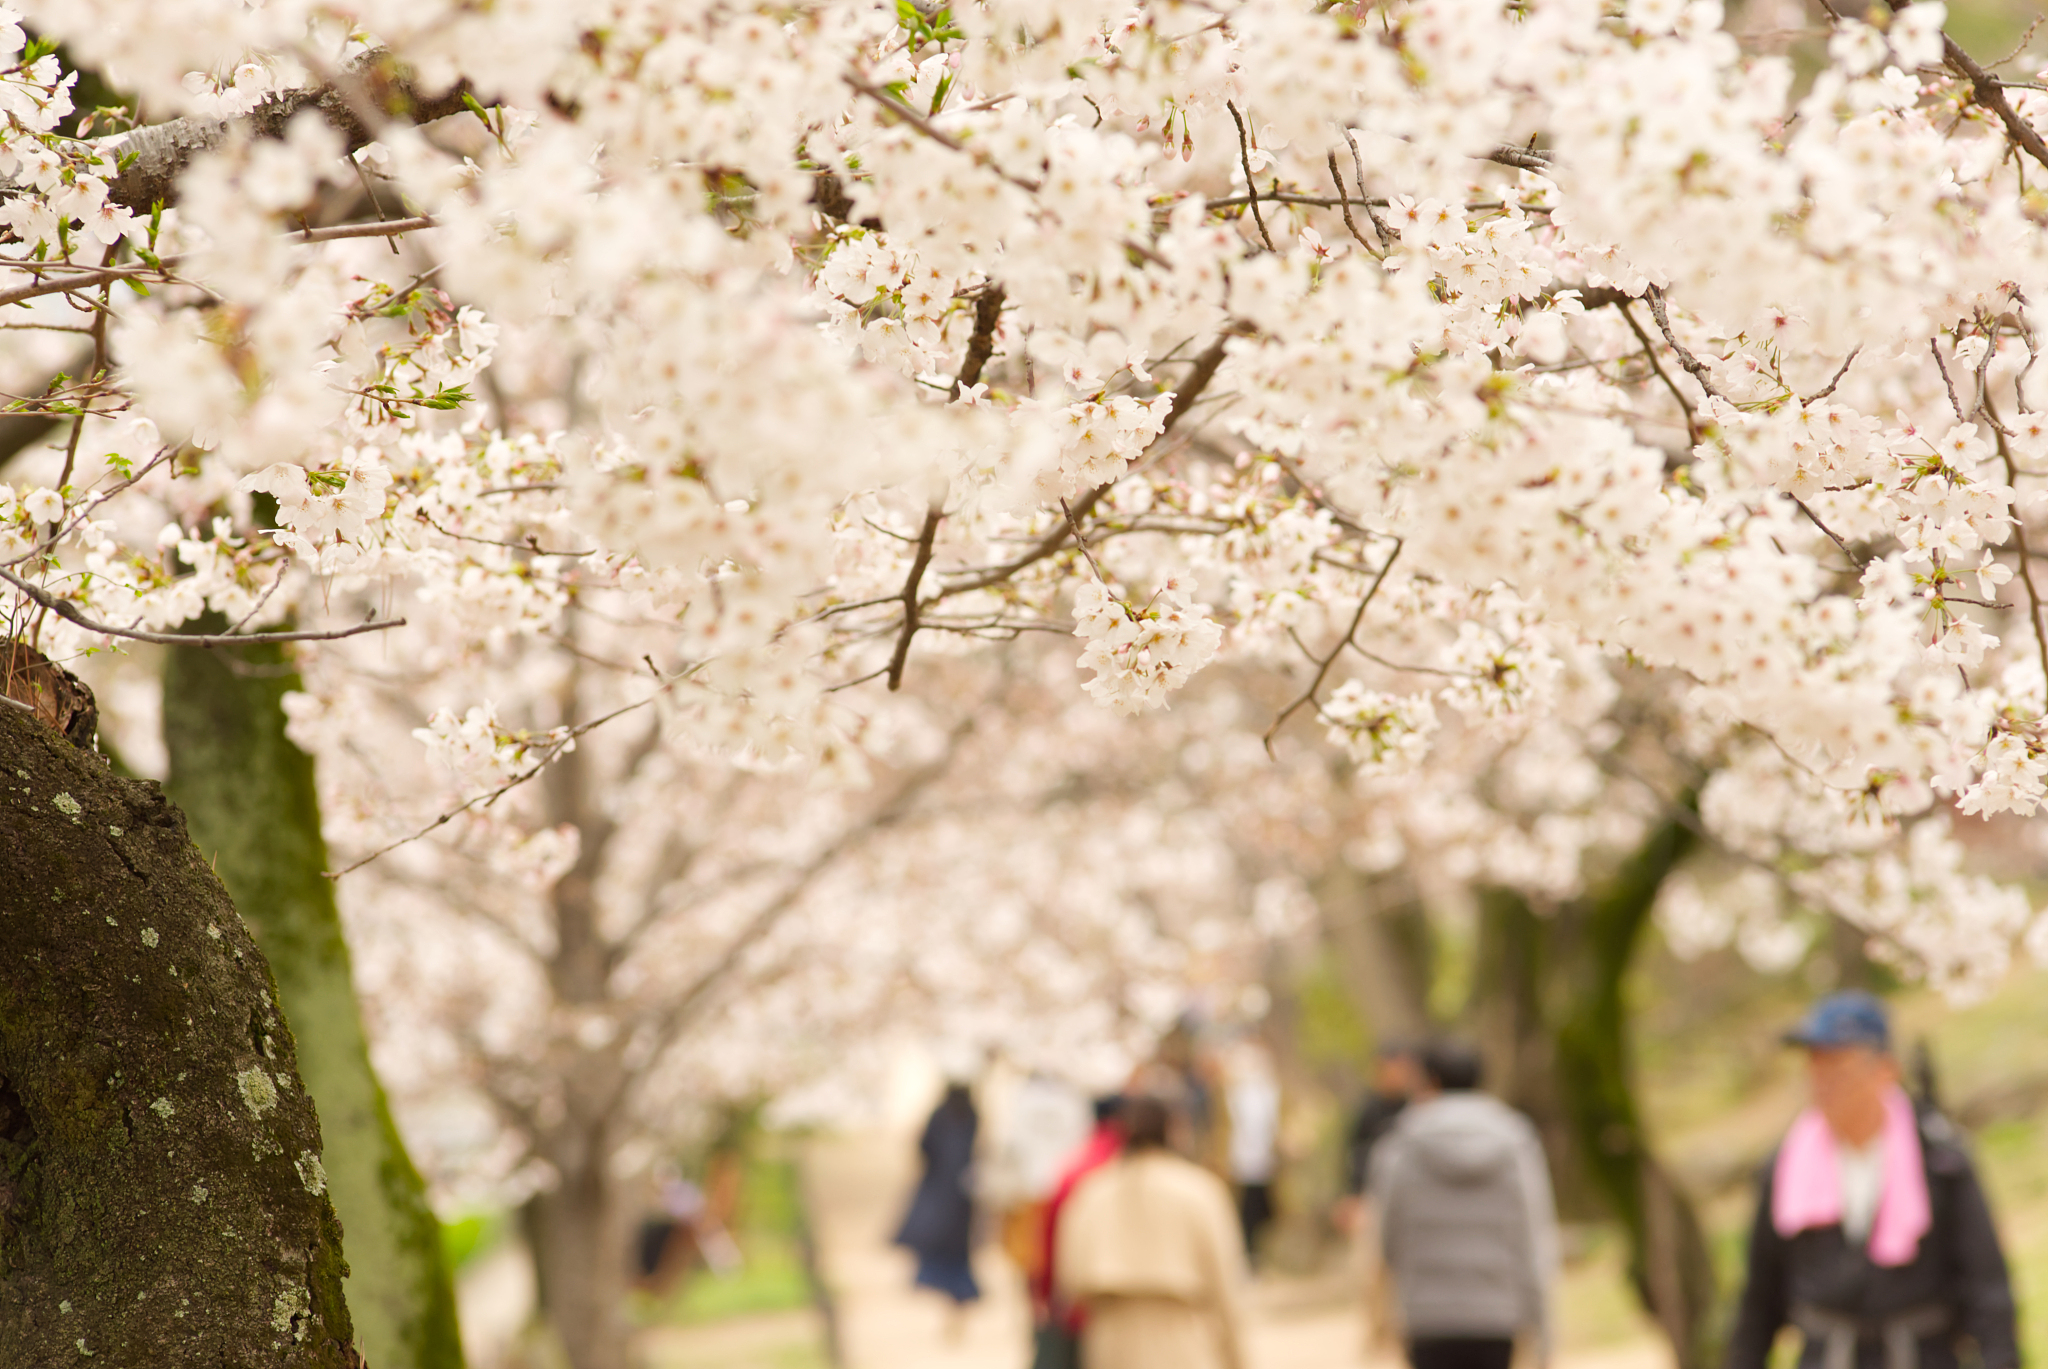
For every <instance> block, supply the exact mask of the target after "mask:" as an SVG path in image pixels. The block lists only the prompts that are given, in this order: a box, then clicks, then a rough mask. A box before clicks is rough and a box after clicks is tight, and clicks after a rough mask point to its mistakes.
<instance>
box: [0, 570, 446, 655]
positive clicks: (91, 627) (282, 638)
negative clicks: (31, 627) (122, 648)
mask: <svg viewBox="0 0 2048 1369" xmlns="http://www.w3.org/2000/svg"><path fill="white" fill-rule="evenodd" d="M0 580H5V581H6V582H7V583H8V584H10V585H13V586H14V587H15V588H16V589H18V590H20V591H21V592H22V593H23V594H26V595H27V596H28V597H29V598H30V599H32V600H34V601H35V602H36V603H38V604H40V605H42V606H43V607H44V608H45V609H48V610H49V611H50V612H52V613H55V614H56V615H57V616H58V617H59V618H62V619H65V620H66V621H67V622H70V623H74V624H76V625H77V626H79V627H82V628H84V629H85V630H86V631H87V632H97V633H99V634H101V635H102V636H106V637H125V638H126V639H128V640H129V641H131V642H153V643H155V644H156V645H158V646H243V645H246V644H248V643H250V642H333V641H339V640H340V639H341V638H343V637H354V636H357V635H359V634H361V633H365V632H383V631H385V630H386V629H387V628H394V627H404V626H405V619H403V618H390V619H386V620H385V621H384V622H381V623H358V624H356V625H355V626H354V627H347V628H334V629H331V630H326V631H320V632H251V633H247V634H237V633H220V634H217V635H211V636H206V635H199V636H187V635H185V634H184V633H179V632H143V631H140V630H139V629H136V628H126V627H115V626H114V625H113V624H111V623H101V622H95V621H94V620H93V619H91V618H88V617H86V616H85V614H84V613H82V612H80V611H79V608H78V605H76V604H74V603H72V602H71V601H70V600H69V599H59V598H58V597H57V596H56V595H54V594H51V593H50V592H49V591H47V590H45V589H42V588H40V587H38V586H36V585H32V584H30V583H29V582H28V581H26V580H24V579H22V578H21V577H20V576H18V575H16V574H15V573H14V572H13V571H11V570H5V569H0Z"/></svg>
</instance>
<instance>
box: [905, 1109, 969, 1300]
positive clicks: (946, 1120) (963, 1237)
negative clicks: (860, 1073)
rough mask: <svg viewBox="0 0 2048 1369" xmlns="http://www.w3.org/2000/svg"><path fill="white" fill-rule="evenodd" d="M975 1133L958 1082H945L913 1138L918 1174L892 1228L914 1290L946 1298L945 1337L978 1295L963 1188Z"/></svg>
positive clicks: (967, 1175)
mask: <svg viewBox="0 0 2048 1369" xmlns="http://www.w3.org/2000/svg"><path fill="white" fill-rule="evenodd" d="M979 1129H980V1117H979V1116H978V1115H977V1114H976V1112H975V1110H974V1098H973V1095H971V1094H970V1093H969V1092H968V1090H967V1085H966V1084H965V1083H961V1082H959V1081H955V1082H953V1083H950V1084H948V1085H947V1086H946V1094H945V1097H943V1098H942V1099H940V1100H939V1105H938V1107H936V1108H934V1109H933V1110H932V1115H931V1118H930V1120H929V1121H927V1122H926V1123H925V1127H924V1134H923V1136H921V1137H920V1138H919V1139H918V1143H917V1148H918V1152H919V1153H920V1155H922V1156H923V1159H924V1173H923V1175H922V1176H921V1177H920V1178H919V1179H918V1182H917V1192H916V1193H915V1194H914V1195H913V1196H912V1197H911V1200H910V1210H909V1211H908V1212H906V1213H904V1215H903V1224H902V1225H901V1226H900V1227H898V1228H897V1230H896V1244H897V1245H900V1246H906V1247H908V1248H909V1249H910V1250H911V1251H912V1253H914V1254H915V1255H916V1256H917V1286H918V1287H919V1288H930V1289H933V1290H935V1291H937V1292H939V1293H943V1294H944V1295H945V1296H946V1297H948V1298H950V1299H951V1300H952V1304H953V1306H952V1312H953V1315H952V1316H950V1317H949V1318H948V1319H947V1323H946V1331H947V1337H948V1339H955V1338H957V1337H958V1335H959V1333H960V1331H961V1314H962V1313H964V1312H965V1310H966V1308H967V1305H968V1304H969V1303H972V1302H974V1301H976V1300H977V1299H979V1298H980V1297H981V1287H980V1285H978V1284H977V1283H975V1281H974V1268H973V1264H972V1262H971V1258H970V1257H971V1253H972V1244H973V1233H974V1199H973V1197H972V1195H971V1194H970V1192H969V1190H968V1184H969V1181H970V1171H971V1169H972V1167H973V1164H974V1139H975V1135H976V1133H977V1131H978V1130H979Z"/></svg>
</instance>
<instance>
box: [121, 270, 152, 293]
mask: <svg viewBox="0 0 2048 1369" xmlns="http://www.w3.org/2000/svg"><path fill="white" fill-rule="evenodd" d="M121 283H122V284H123V285H126V286H127V287H128V288H129V289H130V290H133V291H134V292H135V293H136V294H138V295H140V296H142V297H143V298H144V299H148V298H149V287H148V286H147V285H144V284H143V283H142V282H141V281H139V280H137V279H135V277H133V276H124V277H122V278H121Z"/></svg>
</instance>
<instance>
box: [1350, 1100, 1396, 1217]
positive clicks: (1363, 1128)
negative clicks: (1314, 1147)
mask: <svg viewBox="0 0 2048 1369" xmlns="http://www.w3.org/2000/svg"><path fill="white" fill-rule="evenodd" d="M1407 1106H1408V1099H1407V1098H1406V1097H1405V1096H1403V1095H1401V1094H1397V1093H1379V1092H1373V1093H1368V1094H1367V1095H1366V1096H1365V1101H1364V1102H1363V1103H1361V1104H1359V1107H1358V1111H1357V1113H1356V1114H1354V1115H1353V1117H1352V1119H1351V1132H1350V1135H1348V1136H1347V1137H1346V1138H1345V1141H1344V1191H1345V1192H1346V1193H1363V1192H1365V1181H1366V1179H1367V1178H1368V1177H1370V1176H1371V1174H1372V1151H1373V1147H1374V1146H1376V1145H1378V1144H1379V1143H1380V1138H1382V1137H1383V1136H1385V1135H1386V1134H1387V1133H1388V1132H1390V1131H1392V1130H1393V1129H1394V1123H1395V1122H1397V1121H1399V1120H1400V1117H1401V1111H1402V1109H1404V1108H1406V1107H1407Z"/></svg>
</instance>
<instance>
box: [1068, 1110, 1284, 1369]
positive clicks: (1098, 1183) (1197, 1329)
mask: <svg viewBox="0 0 2048 1369" xmlns="http://www.w3.org/2000/svg"><path fill="white" fill-rule="evenodd" d="M1055 1239H1056V1240H1057V1241H1058V1247H1059V1258H1058V1264H1057V1268H1058V1271H1059V1284H1060V1290H1061V1293H1062V1294H1063V1295H1064V1296H1065V1297H1066V1298H1067V1299H1068V1300H1069V1301H1071V1302H1075V1303H1078V1304H1080V1305H1082V1306H1083V1307H1085V1308H1086V1309H1087V1313H1088V1321H1087V1325H1086V1328H1085V1329H1084V1330H1083V1331H1082V1335H1081V1361H1082V1363H1083V1364H1086V1365H1090V1366H1094V1367H1095V1369H1244V1363H1245V1358H1244V1344H1243V1332H1242V1325H1241V1320H1240V1317H1239V1309H1238V1298H1239V1291H1240V1288H1241V1285H1242V1284H1243V1282H1244V1277H1245V1268H1244V1246H1243V1243H1242V1237H1241V1236H1240V1234H1239V1232H1238V1226H1237V1214H1236V1212H1235V1210H1234V1209H1233V1208H1232V1206H1231V1202H1230V1191H1229V1190H1228V1189H1226V1188H1225V1187H1224V1186H1223V1181H1222V1180H1220V1179H1218V1178H1217V1177H1216V1176H1215V1175H1213V1174H1211V1173H1210V1172H1209V1171H1208V1170H1206V1169H1203V1168H1201V1167H1200V1166H1198V1165H1194V1164H1190V1163H1189V1162H1188V1161H1186V1160H1183V1159H1181V1158H1180V1157H1179V1156H1178V1155H1174V1154H1171V1153H1169V1152H1166V1151H1159V1150H1148V1151H1143V1152H1141V1153H1139V1154H1137V1155H1127V1156H1124V1157H1122V1158H1120V1159H1117V1160H1114V1161H1112V1162H1111V1163H1109V1164H1107V1165H1104V1166H1103V1167H1102V1168H1101V1169H1099V1170H1097V1171H1095V1173H1093V1174H1091V1175H1089V1176H1088V1177H1087V1178H1086V1179H1084V1180H1082V1181H1081V1184H1080V1186H1079V1187H1077V1188H1076V1189H1075V1190H1074V1196H1073V1197H1072V1198H1070V1199H1068V1200H1067V1205H1066V1207H1065V1208H1063V1209H1062V1210H1061V1212H1060V1222H1059V1232H1058V1235H1057V1237H1056V1238H1055Z"/></svg>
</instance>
